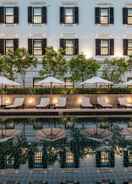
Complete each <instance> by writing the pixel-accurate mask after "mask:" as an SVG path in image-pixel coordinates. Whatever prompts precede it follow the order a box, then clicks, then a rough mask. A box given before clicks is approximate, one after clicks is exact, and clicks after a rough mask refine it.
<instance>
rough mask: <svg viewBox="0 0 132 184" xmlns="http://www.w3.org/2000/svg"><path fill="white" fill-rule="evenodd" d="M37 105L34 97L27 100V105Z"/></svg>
mask: <svg viewBox="0 0 132 184" xmlns="http://www.w3.org/2000/svg"><path fill="white" fill-rule="evenodd" d="M34 104H35V98H34V97H29V98H28V99H27V105H34Z"/></svg>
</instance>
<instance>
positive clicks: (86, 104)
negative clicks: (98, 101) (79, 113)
mask: <svg viewBox="0 0 132 184" xmlns="http://www.w3.org/2000/svg"><path fill="white" fill-rule="evenodd" d="M80 106H81V107H82V108H92V107H93V105H92V104H91V102H90V98H89V97H82V101H81V104H80Z"/></svg>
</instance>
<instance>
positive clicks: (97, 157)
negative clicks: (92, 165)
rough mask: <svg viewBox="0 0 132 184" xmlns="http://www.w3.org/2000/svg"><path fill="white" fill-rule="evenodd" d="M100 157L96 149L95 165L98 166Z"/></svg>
mask: <svg viewBox="0 0 132 184" xmlns="http://www.w3.org/2000/svg"><path fill="white" fill-rule="evenodd" d="M100 157H101V153H100V151H96V167H100Z"/></svg>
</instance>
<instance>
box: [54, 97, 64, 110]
mask: <svg viewBox="0 0 132 184" xmlns="http://www.w3.org/2000/svg"><path fill="white" fill-rule="evenodd" d="M64 107H66V97H59V99H58V102H57V103H56V104H55V108H64Z"/></svg>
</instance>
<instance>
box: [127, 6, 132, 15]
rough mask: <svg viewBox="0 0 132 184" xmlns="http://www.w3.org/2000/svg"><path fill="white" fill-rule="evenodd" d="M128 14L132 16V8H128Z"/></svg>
mask: <svg viewBox="0 0 132 184" xmlns="http://www.w3.org/2000/svg"><path fill="white" fill-rule="evenodd" d="M128 16H132V9H131V8H128Z"/></svg>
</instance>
